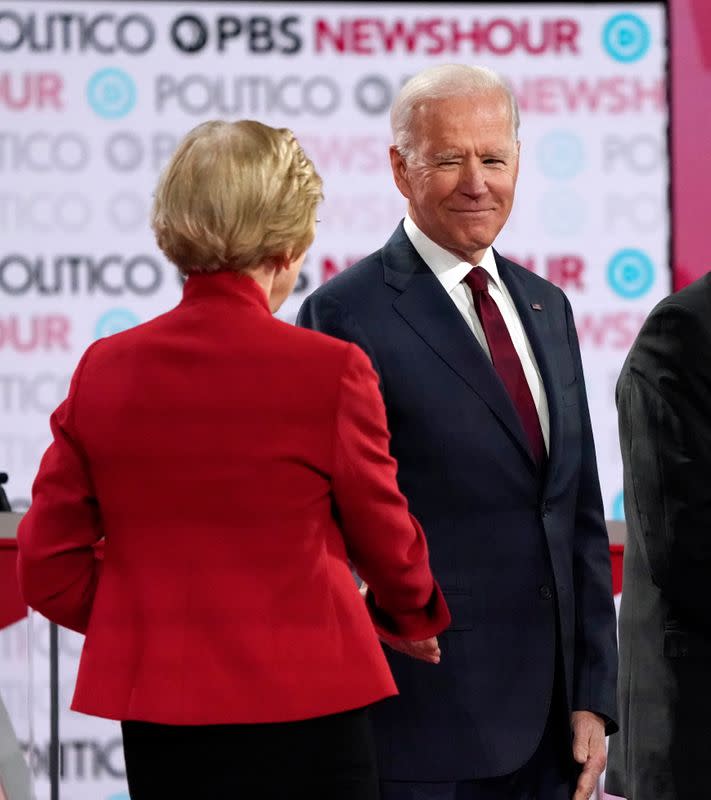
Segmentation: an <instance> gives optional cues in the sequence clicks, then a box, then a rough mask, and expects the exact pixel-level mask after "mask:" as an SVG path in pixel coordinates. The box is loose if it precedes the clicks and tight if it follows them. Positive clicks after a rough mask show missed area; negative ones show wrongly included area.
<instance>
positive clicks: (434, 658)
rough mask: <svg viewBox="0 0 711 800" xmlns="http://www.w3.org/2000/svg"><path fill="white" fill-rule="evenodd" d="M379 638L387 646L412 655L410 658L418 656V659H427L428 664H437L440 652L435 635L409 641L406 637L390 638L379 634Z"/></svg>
mask: <svg viewBox="0 0 711 800" xmlns="http://www.w3.org/2000/svg"><path fill="white" fill-rule="evenodd" d="M380 639H381V641H383V642H385V644H386V645H388V647H392V649H393V650H397V651H398V653H404V654H405V655H406V656H412V658H419V659H420V661H428V662H429V663H430V664H439V659H440V656H441V653H440V649H439V643H438V642H437V637H436V636H431V637H430V638H429V639H423V640H422V641H419V642H409V641H407V639H391V638H390V637H387V638H386V637H385V636H381V637H380Z"/></svg>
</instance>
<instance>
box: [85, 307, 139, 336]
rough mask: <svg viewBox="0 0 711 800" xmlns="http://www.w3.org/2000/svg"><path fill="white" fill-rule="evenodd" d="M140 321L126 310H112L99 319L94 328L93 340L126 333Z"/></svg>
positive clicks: (131, 312)
mask: <svg viewBox="0 0 711 800" xmlns="http://www.w3.org/2000/svg"><path fill="white" fill-rule="evenodd" d="M140 321H141V320H140V319H138V317H137V316H136V315H135V314H134V313H133V311H129V310H128V309H126V308H112V309H111V310H110V311H107V312H106V313H105V314H102V315H101V316H100V317H99V319H98V321H97V323H96V326H95V328H94V339H103V338H104V336H113V334H114V333H121V331H127V330H128V329H129V328H133V326H134V325H138V323H139V322H140Z"/></svg>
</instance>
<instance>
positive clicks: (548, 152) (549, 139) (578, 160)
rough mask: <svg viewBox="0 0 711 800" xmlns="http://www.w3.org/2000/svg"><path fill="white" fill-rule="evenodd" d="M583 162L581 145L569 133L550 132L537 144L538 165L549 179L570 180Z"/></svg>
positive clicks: (577, 139) (573, 135)
mask: <svg viewBox="0 0 711 800" xmlns="http://www.w3.org/2000/svg"><path fill="white" fill-rule="evenodd" d="M583 161H584V154H583V143H582V142H581V141H580V138H579V137H578V136H576V135H575V134H574V133H570V132H569V131H551V132H550V133H547V134H546V135H545V136H544V137H543V138H542V139H541V140H540V142H539V144H538V163H539V165H540V167H541V171H542V172H543V173H544V175H547V176H548V177H549V178H561V179H562V178H572V177H573V176H574V175H577V174H578V173H579V172H580V170H581V169H582V168H583Z"/></svg>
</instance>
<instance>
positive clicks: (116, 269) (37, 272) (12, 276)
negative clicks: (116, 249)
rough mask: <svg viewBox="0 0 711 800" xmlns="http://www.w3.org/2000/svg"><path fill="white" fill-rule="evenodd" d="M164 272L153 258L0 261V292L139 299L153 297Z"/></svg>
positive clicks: (17, 256)
mask: <svg viewBox="0 0 711 800" xmlns="http://www.w3.org/2000/svg"><path fill="white" fill-rule="evenodd" d="M162 283H163V269H162V267H161V265H160V264H159V263H158V261H156V260H155V259H154V258H153V257H152V256H147V255H136V256H128V257H126V256H122V255H118V254H111V255H107V256H103V257H101V258H94V257H92V256H89V255H56V256H53V257H50V258H45V257H44V256H23V255H20V254H11V255H8V256H5V257H4V258H3V259H2V260H0V292H4V293H5V294H8V295H11V296H20V295H27V294H37V295H80V294H88V295H93V294H104V295H110V296H120V295H125V294H133V295H138V296H141V297H145V296H148V295H153V294H155V293H156V292H157V291H158V290H159V289H160V287H161V285H162Z"/></svg>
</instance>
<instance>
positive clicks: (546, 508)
mask: <svg viewBox="0 0 711 800" xmlns="http://www.w3.org/2000/svg"><path fill="white" fill-rule="evenodd" d="M550 513H551V501H550V500H545V501H544V502H543V504H542V505H541V516H542V517H547V516H548V515H549V514H550Z"/></svg>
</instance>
